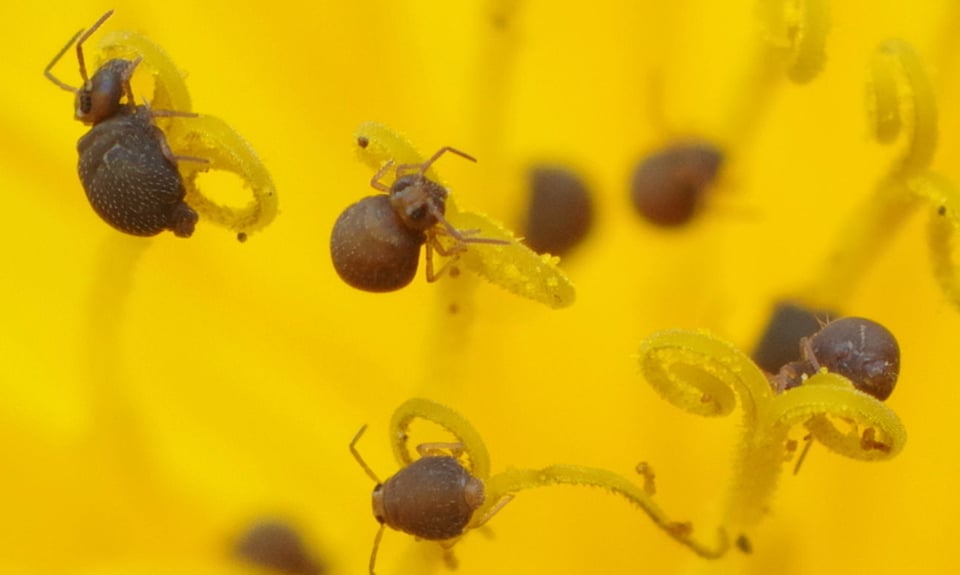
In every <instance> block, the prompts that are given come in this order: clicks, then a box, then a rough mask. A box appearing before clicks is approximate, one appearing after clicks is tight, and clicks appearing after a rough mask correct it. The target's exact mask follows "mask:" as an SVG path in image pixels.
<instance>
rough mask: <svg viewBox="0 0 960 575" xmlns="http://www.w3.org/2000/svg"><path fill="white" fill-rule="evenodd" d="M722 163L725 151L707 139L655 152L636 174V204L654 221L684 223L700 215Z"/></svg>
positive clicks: (633, 195)
mask: <svg viewBox="0 0 960 575" xmlns="http://www.w3.org/2000/svg"><path fill="white" fill-rule="evenodd" d="M722 163H723V154H722V152H720V150H719V149H718V148H717V147H716V146H713V145H711V144H708V143H704V142H697V143H686V144H677V145H673V146H670V147H667V148H665V149H663V150H660V151H658V152H656V153H654V154H651V155H650V156H647V157H646V158H645V159H644V160H642V161H641V162H640V164H639V165H638V166H637V169H636V171H634V173H633V181H632V183H631V187H630V195H631V198H632V199H633V205H634V207H635V208H636V210H637V211H638V212H639V213H640V215H642V216H643V217H644V218H646V219H647V220H648V221H650V222H651V223H653V224H656V225H658V226H664V227H676V226H681V225H683V224H685V223H687V222H688V221H690V219H691V218H692V217H693V216H694V214H696V212H697V210H698V208H699V207H700V205H701V204H702V200H703V195H704V192H705V191H706V190H707V189H708V188H709V186H710V184H712V183H713V181H714V179H715V178H716V175H717V171H718V170H719V169H720V165H721V164H722Z"/></svg>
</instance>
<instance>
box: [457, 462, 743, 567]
mask: <svg viewBox="0 0 960 575" xmlns="http://www.w3.org/2000/svg"><path fill="white" fill-rule="evenodd" d="M550 485H580V486H586V487H598V488H600V489H606V490H607V491H610V492H611V493H614V494H616V495H619V496H621V497H623V498H625V499H626V500H627V501H629V502H630V503H632V504H634V505H636V506H637V507H638V508H640V509H641V510H642V511H643V512H644V513H646V514H647V515H648V516H649V517H650V519H652V520H653V522H654V523H655V524H656V525H657V526H658V527H660V529H662V530H663V531H664V532H666V533H667V535H669V536H670V537H671V538H673V539H675V540H677V541H678V542H679V543H681V544H682V545H685V546H687V547H689V548H690V549H692V550H693V551H694V552H695V553H696V554H697V555H700V556H701V557H704V558H707V559H716V558H718V557H721V556H723V555H724V554H725V553H726V551H727V549H728V548H729V541H728V539H727V535H726V532H725V531H723V530H722V529H720V530H718V532H717V540H716V542H715V543H714V544H713V545H707V544H705V543H703V542H700V541H697V540H696V539H694V538H693V536H692V535H693V526H692V525H691V524H690V523H687V522H680V521H673V520H671V519H670V518H669V517H668V516H667V515H666V514H665V513H664V512H663V510H662V509H660V506H659V505H657V504H656V502H654V501H653V499H652V497H651V496H650V495H648V494H647V492H646V491H645V490H644V489H643V488H641V487H639V486H637V485H636V484H634V483H633V482H631V481H628V480H627V479H626V478H624V477H622V476H620V475H617V474H616V473H614V472H612V471H608V470H606V469H597V468H592V467H580V466H577V465H551V466H549V467H544V468H543V469H508V470H506V471H503V472H501V473H498V474H496V475H494V476H493V477H491V478H490V480H489V481H487V484H486V488H487V500H486V501H485V502H484V504H483V506H481V507H480V508H479V509H477V511H476V513H475V514H474V518H483V517H485V516H486V515H487V513H486V512H487V511H488V510H489V509H491V508H493V507H494V506H496V505H498V504H499V502H501V501H502V500H503V499H504V498H507V497H512V496H513V495H514V494H516V493H518V492H520V491H523V490H524V489H533V488H536V487H548V486H550Z"/></svg>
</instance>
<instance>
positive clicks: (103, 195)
mask: <svg viewBox="0 0 960 575" xmlns="http://www.w3.org/2000/svg"><path fill="white" fill-rule="evenodd" d="M112 14H113V11H112V10H111V11H108V12H107V13H106V14H104V15H103V16H101V17H100V19H99V20H97V21H96V22H95V23H94V24H93V26H91V27H90V28H89V29H87V30H86V31H84V30H81V31H79V32H77V33H76V34H75V35H74V36H73V38H71V39H70V41H69V42H68V43H67V44H66V46H64V47H63V48H62V49H61V50H60V52H58V53H57V55H56V56H54V58H53V60H51V61H50V63H49V64H48V65H47V67H46V69H45V70H44V75H46V77H47V78H48V79H49V80H50V81H51V82H53V83H54V84H56V85H57V86H60V87H61V88H63V89H64V90H68V91H70V92H73V93H74V94H75V96H76V102H75V111H74V114H75V117H76V119H78V120H80V121H81V122H83V123H84V124H87V125H91V126H92V128H91V129H90V131H89V132H87V133H86V134H85V135H84V136H83V137H82V138H80V140H79V142H77V151H78V152H79V154H80V160H79V163H78V171H79V173H80V181H81V182H82V184H83V188H84V191H86V194H87V199H88V200H89V201H90V205H91V206H92V207H93V209H94V211H95V212H96V213H97V214H98V215H99V216H100V217H101V218H102V219H103V220H104V221H105V222H107V223H108V224H110V225H111V226H112V227H114V228H115V229H117V230H119V231H121V232H124V233H127V234H131V235H135V236H153V235H156V234H158V233H160V232H162V231H163V230H172V231H173V233H174V234H175V235H177V236H179V237H184V238H186V237H190V236H191V235H192V234H193V230H194V226H195V225H196V223H197V219H198V218H197V213H196V212H195V211H194V210H193V209H192V208H191V207H190V206H188V205H187V204H186V202H184V196H185V195H186V190H185V188H184V186H183V178H182V177H181V176H180V172H179V171H178V170H177V164H176V159H177V158H176V157H175V156H174V155H173V154H172V153H171V151H170V149H169V147H168V146H167V142H166V138H165V137H164V134H163V132H162V131H161V130H160V129H159V128H157V127H156V126H155V125H154V124H153V114H152V113H151V111H150V110H149V108H147V107H146V106H137V105H136V104H135V103H134V98H133V93H132V90H131V89H130V77H131V76H132V75H133V71H134V69H135V68H136V67H137V64H139V62H140V60H139V59H137V60H132V61H131V60H122V59H114V60H110V61H108V62H106V63H105V64H104V65H103V66H101V67H100V68H99V69H98V70H97V71H96V73H94V75H93V77H92V78H88V77H87V69H86V64H85V62H84V57H83V42H84V41H86V40H87V38H89V37H90V35H91V34H93V33H94V32H95V31H96V30H97V29H98V28H99V27H100V26H101V25H102V24H103V23H104V22H105V21H106V20H107V18H109V17H110V16H111V15H112ZM74 42H76V46H77V61H78V63H79V65H80V77H81V78H83V85H82V86H81V87H79V88H74V87H73V86H70V85H69V84H66V83H65V82H62V81H61V80H59V79H57V78H56V77H55V76H54V75H53V73H52V72H51V71H50V70H51V69H52V68H53V66H54V65H55V64H56V63H57V62H58V61H59V60H60V59H61V58H62V57H63V55H64V54H65V53H66V51H67V50H68V49H69V48H70V46H72V45H73V44H74ZM124 98H125V99H126V102H122V100H123V99H124Z"/></svg>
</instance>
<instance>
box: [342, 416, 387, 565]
mask: <svg viewBox="0 0 960 575" xmlns="http://www.w3.org/2000/svg"><path fill="white" fill-rule="evenodd" d="M366 430H367V426H366V424H364V425H363V427H361V428H360V431H358V432H357V434H356V435H355V436H354V437H353V441H351V442H350V453H352V454H353V458H354V459H356V460H357V463H359V464H360V467H362V468H363V470H364V471H366V472H367V475H368V476H369V477H370V479H373V481H374V483H376V484H377V485H383V482H382V481H380V478H379V477H377V474H376V473H374V472H373V469H370V466H369V465H367V462H366V461H364V460H363V457H361V456H360V452H359V451H357V441H359V439H360V436H361V435H363V432H364V431H366ZM381 531H382V529H381ZM379 541H380V536H379V535H377V542H378V543H379ZM374 551H376V545H374ZM370 572H371V573H373V559H371V560H370Z"/></svg>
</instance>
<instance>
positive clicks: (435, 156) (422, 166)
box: [420, 146, 477, 176]
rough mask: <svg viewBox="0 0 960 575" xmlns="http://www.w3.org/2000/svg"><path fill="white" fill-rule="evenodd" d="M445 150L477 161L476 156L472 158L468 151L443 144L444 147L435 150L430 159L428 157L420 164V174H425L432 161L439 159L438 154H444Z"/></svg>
mask: <svg viewBox="0 0 960 575" xmlns="http://www.w3.org/2000/svg"><path fill="white" fill-rule="evenodd" d="M447 152H450V153H451V154H456V155H458V156H460V157H461V158H466V159H468V160H470V161H471V162H476V161H477V159H476V158H474V157H473V156H471V155H470V154H468V153H466V152H461V151H460V150H458V149H456V148H451V147H450V146H444V147H442V148H440V149H439V150H437V151H436V153H435V154H433V155H432V156H430V159H429V160H427V161H426V162H424V163H422V164H420V175H421V176H422V175H423V174H426V173H427V170H429V169H430V166H432V165H433V163H434V162H436V161H437V160H439V159H440V156H442V155H444V154H445V153H447Z"/></svg>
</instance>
